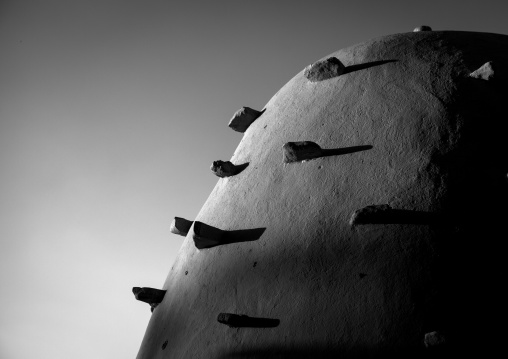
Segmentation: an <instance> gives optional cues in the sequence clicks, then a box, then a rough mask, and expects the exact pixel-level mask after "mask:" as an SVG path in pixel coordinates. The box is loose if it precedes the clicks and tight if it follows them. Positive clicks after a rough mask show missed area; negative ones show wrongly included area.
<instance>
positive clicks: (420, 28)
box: [413, 25, 432, 32]
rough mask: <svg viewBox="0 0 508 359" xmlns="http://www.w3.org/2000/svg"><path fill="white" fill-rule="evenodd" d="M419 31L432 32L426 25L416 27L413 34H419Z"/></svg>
mask: <svg viewBox="0 0 508 359" xmlns="http://www.w3.org/2000/svg"><path fill="white" fill-rule="evenodd" d="M419 31H432V28H431V27H430V26H427V25H422V26H418V27H417V28H415V29H414V30H413V32H419Z"/></svg>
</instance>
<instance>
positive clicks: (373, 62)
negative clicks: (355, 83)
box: [343, 60, 399, 75]
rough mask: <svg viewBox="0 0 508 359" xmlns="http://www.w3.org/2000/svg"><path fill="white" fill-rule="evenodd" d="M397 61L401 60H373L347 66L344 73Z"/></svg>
mask: <svg viewBox="0 0 508 359" xmlns="http://www.w3.org/2000/svg"><path fill="white" fill-rule="evenodd" d="M397 61H399V60H381V61H372V62H366V63H364V64H358V65H351V66H347V67H346V69H345V70H344V73H343V75H345V74H349V73H350V72H355V71H360V70H365V69H368V68H369V67H374V66H380V65H384V64H388V63H390V62H397Z"/></svg>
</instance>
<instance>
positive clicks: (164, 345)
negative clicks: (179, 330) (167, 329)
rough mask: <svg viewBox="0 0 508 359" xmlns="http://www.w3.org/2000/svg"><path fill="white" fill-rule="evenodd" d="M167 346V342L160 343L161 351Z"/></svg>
mask: <svg viewBox="0 0 508 359" xmlns="http://www.w3.org/2000/svg"><path fill="white" fill-rule="evenodd" d="M167 346H168V341H167V340H166V341H165V342H164V343H162V350H164V349H166V347H167Z"/></svg>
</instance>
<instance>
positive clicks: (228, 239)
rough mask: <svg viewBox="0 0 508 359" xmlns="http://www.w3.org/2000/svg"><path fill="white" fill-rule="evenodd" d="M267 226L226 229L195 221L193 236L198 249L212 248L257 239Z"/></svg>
mask: <svg viewBox="0 0 508 359" xmlns="http://www.w3.org/2000/svg"><path fill="white" fill-rule="evenodd" d="M265 230H266V228H252V229H239V230H232V231H224V230H222V229H219V228H216V227H213V226H210V225H208V224H205V223H203V222H199V221H196V222H194V227H193V234H192V238H193V239H194V244H195V245H196V247H197V248H198V249H204V248H212V247H216V246H220V245H224V244H231V243H240V242H250V241H256V240H258V239H259V238H261V236H262V235H263V233H264V232H265Z"/></svg>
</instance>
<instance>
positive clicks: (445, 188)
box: [138, 32, 508, 359]
mask: <svg viewBox="0 0 508 359" xmlns="http://www.w3.org/2000/svg"><path fill="white" fill-rule="evenodd" d="M329 57H336V58H337V59H339V60H340V62H342V63H343V64H344V65H345V66H346V68H345V71H344V73H342V74H341V75H339V76H336V77H333V78H330V79H324V80H320V81H316V82H312V81H309V80H308V79H307V78H306V77H305V76H304V71H303V70H302V72H301V73H299V74H298V75H296V76H295V77H294V78H293V79H292V80H291V81H289V83H288V84H286V85H285V86H284V87H283V88H282V89H281V90H280V91H279V92H278V93H277V94H276V95H275V96H274V97H273V98H272V99H271V100H270V101H269V102H268V103H267V105H266V107H265V111H264V112H263V113H262V114H261V115H260V116H259V117H258V118H257V119H256V120H255V121H254V122H253V123H252V124H250V126H249V127H248V128H247V129H246V131H245V133H244V136H243V139H242V141H241V142H240V144H239V146H238V148H237V149H236V151H235V153H234V154H233V156H232V158H231V160H230V161H231V162H232V163H233V164H235V165H244V166H243V169H242V171H241V172H240V173H237V174H235V175H232V176H230V177H225V178H221V179H219V180H218V183H217V185H216V187H215V189H214V190H213V191H212V193H211V194H210V196H209V198H208V200H207V201H206V202H205V204H204V206H203V208H202V210H201V211H200V213H199V215H198V216H197V218H195V219H192V218H188V219H189V220H196V221H200V222H202V223H205V224H207V225H210V226H213V227H216V228H219V229H221V230H224V231H232V232H224V233H225V234H226V237H227V243H228V244H224V245H219V246H215V247H212V248H206V249H201V250H198V249H197V248H196V246H195V242H194V240H193V238H192V236H193V235H196V233H195V231H194V230H193V228H191V230H190V231H189V233H188V234H187V238H186V240H185V242H184V244H183V246H182V248H181V250H180V253H179V256H178V258H177V260H176V262H175V264H174V266H173V268H172V269H171V271H170V273H169V275H168V277H167V280H166V282H165V283H164V286H163V288H162V289H164V290H167V292H166V295H165V297H164V299H163V301H162V303H161V304H159V305H158V306H157V307H156V308H155V310H154V311H153V314H152V318H151V320H150V323H149V325H148V328H147V331H146V334H145V337H144V340H143V343H142V345H141V348H140V351H139V353H138V358H150V359H152V358H240V357H242V358H244V357H247V358H258V357H259V358H261V357H263V358H271V357H273V358H297V357H312V358H325V357H341V358H349V357H365V356H372V357H378V356H380V355H383V354H390V355H392V356H394V355H398V354H400V355H401V356H405V355H408V354H410V355H413V357H414V356H417V355H426V353H427V352H429V350H431V351H432V350H434V351H435V352H437V351H436V350H440V349H439V348H437V349H436V348H425V345H424V337H425V334H426V333H430V332H433V331H438V332H439V333H440V335H442V336H443V337H444V338H446V344H445V345H442V344H441V347H442V348H448V349H447V350H449V351H450V350H451V351H454V352H455V353H458V352H460V351H461V350H465V351H466V352H471V351H474V350H479V351H482V352H483V351H486V350H488V349H490V348H492V347H493V346H495V344H494V343H495V341H496V340H495V338H496V334H495V333H496V330H495V329H494V327H493V323H495V320H494V319H495V317H496V314H497V313H498V310H499V308H500V307H499V304H500V303H501V297H500V289H499V288H501V285H502V282H503V280H502V278H501V273H502V267H501V266H502V259H501V258H502V257H501V253H502V252H501V250H500V249H501V245H502V242H503V240H504V235H503V232H504V229H505V226H504V222H505V221H506V220H507V219H508V216H507V214H508V212H507V208H508V207H507V206H506V205H507V199H508V195H507V191H508V189H507V188H508V183H507V177H506V176H507V173H508V161H507V157H506V153H507V150H506V146H507V144H508V143H507V140H506V134H507V131H506V130H507V122H508V119H507V116H506V114H505V111H504V107H505V102H506V101H507V100H506V99H507V97H506V95H507V91H506V88H507V86H506V84H507V82H506V79H505V77H504V74H503V68H504V67H506V66H508V36H503V35H496V34H486V33H469V32H414V33H404V34H397V35H392V36H386V37H381V38H378V39H374V40H371V41H367V42H365V43H362V44H359V45H355V46H352V47H349V48H346V49H343V50H340V51H337V52H335V53H333V54H331V55H330V56H327V57H326V58H329ZM489 61H492V62H493V63H494V64H495V65H496V66H495V67H494V70H493V71H494V72H495V74H494V76H490V77H489V76H486V77H485V78H486V79H484V78H481V77H478V76H477V77H476V78H475V77H471V76H469V75H470V74H471V73H472V72H473V71H474V70H476V69H478V68H479V67H481V66H482V65H483V64H485V63H487V62H489ZM240 105H242V104H240ZM235 110H236V109H232V113H233V112H234V111H235ZM225 120H226V121H225V126H226V125H227V119H225ZM299 141H312V142H315V143H316V144H318V145H319V146H320V147H321V148H322V149H325V150H332V151H328V152H327V154H328V155H326V156H322V157H318V158H314V159H311V160H308V161H305V162H294V163H284V162H283V145H284V144H286V143H287V142H299ZM357 146H361V147H357ZM245 164H248V165H247V166H246V167H245ZM210 175H213V174H210ZM371 205H387V206H383V207H375V208H374V211H373V212H374V214H373V215H372V217H369V215H366V216H364V217H361V216H360V215H359V216H360V218H364V219H365V220H363V222H362V220H358V222H355V223H352V222H351V217H352V215H353V213H355V211H357V210H360V209H362V208H364V207H366V206H371ZM367 211H368V210H367ZM376 211H377V212H376ZM175 216H178V214H177V213H175ZM369 218H370V219H369ZM357 219H358V218H357ZM353 220H354V219H353ZM194 226H196V224H194ZM240 230H243V231H240ZM249 230H254V231H249ZM200 231H201V232H200V235H201V236H205V237H206V231H204V230H202V229H200ZM254 232H255V234H256V235H253V233H254ZM221 233H222V232H221ZM259 235H260V237H259ZM256 237H259V238H258V239H256ZM242 239H243V240H245V241H242ZM138 285H139V284H138ZM220 313H234V314H240V315H247V316H249V317H256V318H267V319H272V321H271V322H270V323H272V324H273V323H276V324H273V325H271V326H268V325H267V327H262V325H261V327H254V328H252V327H240V328H230V327H229V326H227V325H224V324H221V323H220V322H219V321H218V320H217V317H218V315H219V314H220ZM224 318H226V317H223V319H224ZM241 319H242V318H240V321H241ZM235 323H236V322H235ZM247 324H248V323H247ZM437 347H439V345H437ZM442 350H445V349H442Z"/></svg>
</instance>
